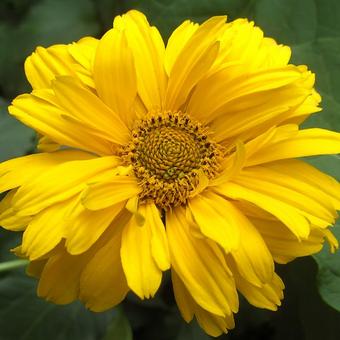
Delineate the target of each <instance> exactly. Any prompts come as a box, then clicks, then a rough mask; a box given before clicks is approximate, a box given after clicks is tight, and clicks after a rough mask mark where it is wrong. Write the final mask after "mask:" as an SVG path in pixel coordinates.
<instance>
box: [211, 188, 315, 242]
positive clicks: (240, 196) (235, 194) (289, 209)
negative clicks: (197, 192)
mask: <svg viewBox="0 0 340 340" xmlns="http://www.w3.org/2000/svg"><path fill="white" fill-rule="evenodd" d="M214 190H216V191H217V192H218V193H220V194H222V195H224V196H226V197H230V198H232V199H236V200H244V201H248V202H251V203H253V204H255V205H257V206H258V207H260V208H262V209H263V210H265V211H267V212H269V213H271V214H273V215H274V216H276V217H277V218H278V219H279V220H281V221H282V222H283V223H284V224H285V225H286V226H287V227H288V228H289V229H290V230H291V231H292V232H293V233H294V234H295V235H296V236H297V237H298V238H307V237H308V235H309V232H310V223H309V221H308V220H307V219H306V217H304V216H303V214H301V212H300V211H299V210H298V209H297V208H296V207H295V206H294V205H293V206H292V205H290V204H288V203H286V202H285V201H282V200H279V199H276V198H275V197H272V195H271V194H266V193H263V192H262V191H258V190H254V189H251V188H248V187H246V186H244V185H243V184H238V183H232V182H227V183H224V184H222V185H220V186H218V187H216V188H215V189H214Z"/></svg>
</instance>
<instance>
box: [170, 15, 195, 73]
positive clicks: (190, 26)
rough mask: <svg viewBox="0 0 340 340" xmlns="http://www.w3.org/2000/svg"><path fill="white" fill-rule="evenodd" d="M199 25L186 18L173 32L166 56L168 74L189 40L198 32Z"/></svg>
mask: <svg viewBox="0 0 340 340" xmlns="http://www.w3.org/2000/svg"><path fill="white" fill-rule="evenodd" d="M198 27H199V25H198V24H195V23H193V22H191V21H190V20H185V21H184V22H183V23H182V24H181V25H179V26H178V27H177V28H176V29H175V30H174V31H173V32H172V34H171V36H170V38H169V40H168V43H167V45H166V50H165V56H164V65H165V69H166V72H167V74H168V75H170V73H171V70H172V68H173V66H174V64H175V62H176V60H177V58H178V55H179V54H180V52H181V51H182V49H183V48H184V47H185V45H186V44H187V42H188V40H189V39H190V38H191V37H192V35H193V34H194V33H195V32H196V30H197V29H198Z"/></svg>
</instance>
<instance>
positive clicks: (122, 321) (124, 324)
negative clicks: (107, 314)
mask: <svg viewBox="0 0 340 340" xmlns="http://www.w3.org/2000/svg"><path fill="white" fill-rule="evenodd" d="M115 311H116V313H115V315H114V316H113V318H112V320H111V322H110V324H109V326H108V329H107V333H106V335H105V337H104V339H103V340H132V329H131V326H130V323H129V320H128V319H127V318H126V316H125V314H124V312H123V310H122V308H116V310H115Z"/></svg>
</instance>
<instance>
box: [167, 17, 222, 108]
mask: <svg viewBox="0 0 340 340" xmlns="http://www.w3.org/2000/svg"><path fill="white" fill-rule="evenodd" d="M225 20H226V17H224V16H221V17H213V18H211V19H209V20H207V21H205V22H204V23H203V24H202V25H201V26H200V27H199V28H198V29H197V30H196V31H195V33H193V35H192V36H191V37H190V39H189V40H188V41H187V43H186V44H185V46H184V47H183V48H182V50H181V51H180V53H179V54H178V56H177V58H176V60H175V61H174V64H173V67H172V69H171V72H170V76H169V84H168V89H167V93H166V104H165V105H166V108H167V109H171V110H178V109H180V107H181V105H182V104H183V103H184V102H185V101H186V100H187V99H188V95H189V93H190V92H191V90H192V89H193V87H194V86H195V85H196V84H197V82H198V81H199V80H200V79H202V78H203V77H204V75H205V74H206V72H207V71H208V70H209V68H210V66H211V65H212V64H213V62H214V61H215V58H216V56H217V53H218V49H219V43H218V42H217V37H218V36H219V34H220V33H221V30H222V28H223V26H224V24H225Z"/></svg>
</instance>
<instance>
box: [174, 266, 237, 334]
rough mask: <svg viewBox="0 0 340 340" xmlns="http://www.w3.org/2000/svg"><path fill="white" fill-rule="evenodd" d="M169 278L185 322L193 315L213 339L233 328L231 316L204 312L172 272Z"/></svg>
mask: <svg viewBox="0 0 340 340" xmlns="http://www.w3.org/2000/svg"><path fill="white" fill-rule="evenodd" d="M171 278H172V285H173V288H174V295H175V299H176V303H177V306H178V308H179V310H180V312H181V314H182V316H183V318H184V320H185V321H186V322H190V321H191V320H192V318H193V316H194V315H195V316H196V319H197V322H198V323H199V325H200V326H201V327H202V328H203V329H204V330H205V331H206V332H207V334H209V335H211V336H214V337H216V336H219V335H221V334H222V333H227V332H228V329H232V328H234V326H235V323H234V318H233V315H232V314H231V315H226V316H224V317H223V316H219V315H215V314H212V313H210V312H208V311H206V310H205V309H203V308H202V307H200V306H199V305H198V304H197V303H196V302H195V301H194V300H193V298H192V297H191V295H190V293H189V291H188V290H187V288H186V287H185V285H184V284H183V282H182V281H181V279H180V278H179V276H178V275H177V274H176V272H175V271H174V270H172V271H171Z"/></svg>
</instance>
